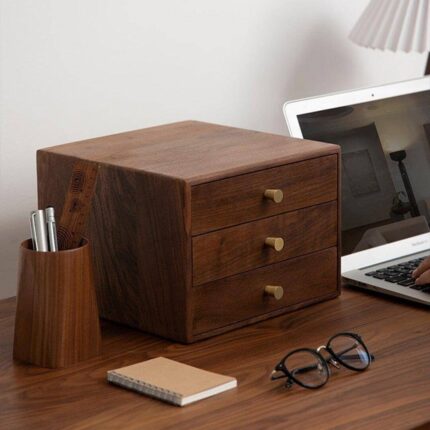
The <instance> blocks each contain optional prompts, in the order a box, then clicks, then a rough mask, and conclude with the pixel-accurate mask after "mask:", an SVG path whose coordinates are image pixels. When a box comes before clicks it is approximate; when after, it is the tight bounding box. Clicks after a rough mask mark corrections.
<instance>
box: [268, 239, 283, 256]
mask: <svg viewBox="0 0 430 430" xmlns="http://www.w3.org/2000/svg"><path fill="white" fill-rule="evenodd" d="M264 243H265V244H266V246H270V248H273V249H274V250H275V251H278V252H279V251H282V250H283V249H284V239H282V237H268V238H266V240H265V241H264Z"/></svg>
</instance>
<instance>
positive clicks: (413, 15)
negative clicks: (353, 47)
mask: <svg viewBox="0 0 430 430" xmlns="http://www.w3.org/2000/svg"><path fill="white" fill-rule="evenodd" d="M429 2H430V0H371V1H370V3H369V4H368V6H367V7H366V9H365V10H364V12H363V14H362V15H361V17H360V19H359V20H358V22H357V23H356V24H355V26H354V28H353V29H352V31H351V33H350V35H349V38H350V39H351V40H352V41H353V42H355V43H357V44H358V45H361V46H365V47H366V48H375V49H390V50H392V51H405V52H410V51H417V52H429V51H430V4H429Z"/></svg>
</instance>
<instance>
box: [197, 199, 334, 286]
mask: <svg viewBox="0 0 430 430" xmlns="http://www.w3.org/2000/svg"><path fill="white" fill-rule="evenodd" d="M270 236H276V237H280V238H282V239H284V247H283V248H282V250H281V251H276V250H274V249H273V248H270V247H268V246H267V245H266V244H265V239H266V238H267V237H270ZM336 245H337V201H334V202H330V203H324V204H321V205H318V206H312V207H310V208H305V209H300V210H298V211H293V212H288V213H286V214H282V215H278V216H273V217H269V218H265V219H263V220H260V221H255V222H251V223H246V224H242V225H240V226H236V227H230V228H226V229H222V230H217V231H215V232H212V233H208V234H203V235H200V236H196V237H194V238H193V284H194V285H200V284H203V283H206V282H209V281H214V280H216V279H220V278H224V277H226V276H230V275H234V274H236V273H240V272H245V271H248V270H251V269H255V268H258V267H261V266H266V265H268V264H272V263H276V262H279V261H282V260H286V259H288V258H291V257H297V256H299V255H303V254H308V253H311V252H314V251H318V250H320V249H325V248H329V247H331V246H336Z"/></svg>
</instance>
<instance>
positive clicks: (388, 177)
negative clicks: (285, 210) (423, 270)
mask: <svg viewBox="0 0 430 430" xmlns="http://www.w3.org/2000/svg"><path fill="white" fill-rule="evenodd" d="M284 114H285V118H286V121H287V125H288V130H289V133H290V135H291V136H293V137H303V138H305V139H311V140H318V141H322V142H330V143H336V144H338V145H340V146H341V150H342V220H341V225H342V227H341V229H342V261H341V267H342V269H341V271H342V277H343V279H344V280H345V281H346V282H347V283H349V284H352V285H355V286H359V287H363V288H366V289H369V290H373V291H378V292H382V293H386V294H390V295H394V296H398V297H402V298H406V299H409V300H413V301H416V302H420V303H424V304H427V305H430V285H426V286H424V287H423V286H418V285H415V282H414V280H413V278H412V276H411V273H412V271H413V270H414V269H415V268H416V267H417V266H418V265H419V263H420V262H421V261H422V260H423V259H424V258H425V257H427V256H429V255H430V229H429V220H430V77H425V78H421V79H416V80H411V81H406V82H399V83H394V84H390V85H383V86H379V87H375V88H368V89H360V90H355V91H347V92H342V93H335V94H329V95H325V96H321V97H313V98H308V99H304V100H296V101H291V102H287V103H285V104H284Z"/></svg>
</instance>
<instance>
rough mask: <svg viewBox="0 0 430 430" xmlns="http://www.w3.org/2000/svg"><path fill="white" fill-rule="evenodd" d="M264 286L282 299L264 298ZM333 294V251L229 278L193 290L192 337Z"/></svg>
mask: <svg viewBox="0 0 430 430" xmlns="http://www.w3.org/2000/svg"><path fill="white" fill-rule="evenodd" d="M268 285H271V286H280V287H282V289H283V296H282V298H280V299H279V300H277V299H276V298H275V297H274V296H271V295H269V294H267V293H266V292H265V287H266V286H268ZM272 290H273V289H272ZM337 291H338V260H337V248H329V249H326V250H324V251H319V252H315V253H312V254H308V255H305V256H302V257H297V258H292V259H290V260H286V261H283V262H282V263H278V264H272V265H270V266H265V267H261V268H259V269H256V270H252V271H249V272H246V273H241V274H239V275H234V276H230V277H228V278H224V279H221V280H218V281H214V282H210V283H207V284H204V285H201V286H198V287H194V288H193V306H194V320H193V333H194V335H197V334H199V333H204V332H206V331H209V330H213V329H217V328H220V327H225V326H228V325H231V324H236V323H240V322H241V323H242V324H238V325H243V321H244V320H247V319H251V318H252V319H254V318H255V317H258V316H264V314H268V313H270V312H273V311H279V310H281V311H282V309H284V308H287V307H288V306H293V305H297V304H300V303H303V304H306V302H310V301H312V300H316V299H318V298H323V297H324V296H329V295H332V296H334V295H336V293H337ZM277 292H279V289H278V290H277ZM275 313H276V312H275ZM278 313H280V312H278ZM270 316H271V315H267V317H270ZM258 319H264V317H262V318H258Z"/></svg>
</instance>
